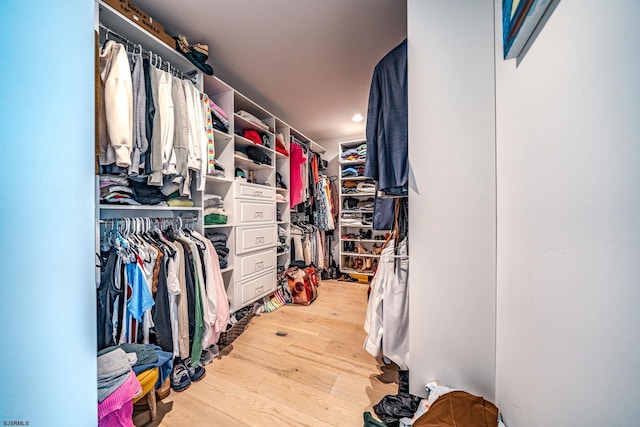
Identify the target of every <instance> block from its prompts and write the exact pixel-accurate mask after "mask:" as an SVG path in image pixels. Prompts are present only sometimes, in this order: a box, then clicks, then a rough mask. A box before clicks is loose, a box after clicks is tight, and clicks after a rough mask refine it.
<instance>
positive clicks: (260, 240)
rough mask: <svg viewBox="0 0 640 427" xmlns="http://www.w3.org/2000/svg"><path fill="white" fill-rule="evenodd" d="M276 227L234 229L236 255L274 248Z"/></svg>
mask: <svg viewBox="0 0 640 427" xmlns="http://www.w3.org/2000/svg"><path fill="white" fill-rule="evenodd" d="M277 240H278V238H277V234H276V225H275V224H273V225H265V226H262V227H237V228H236V255H240V254H244V253H247V252H251V251H255V250H256V249H263V248H270V247H273V246H275V244H276V241H277Z"/></svg>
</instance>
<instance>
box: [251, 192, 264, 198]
mask: <svg viewBox="0 0 640 427" xmlns="http://www.w3.org/2000/svg"><path fill="white" fill-rule="evenodd" d="M253 195H254V196H256V197H262V191H254V192H253Z"/></svg>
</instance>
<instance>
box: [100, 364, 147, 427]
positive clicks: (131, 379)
mask: <svg viewBox="0 0 640 427" xmlns="http://www.w3.org/2000/svg"><path fill="white" fill-rule="evenodd" d="M140 393H142V386H141V385H140V381H138V378H136V374H135V373H134V372H133V370H131V371H130V372H129V376H128V377H127V379H126V381H125V382H124V383H122V385H121V386H120V387H118V388H117V389H115V391H114V392H113V393H111V394H110V395H109V396H107V397H106V399H104V400H103V401H102V402H100V403H98V425H99V426H100V427H111V426H113V427H121V426H124V427H135V426H134V424H133V419H132V416H133V398H134V397H136V396H138V395H139V394H140Z"/></svg>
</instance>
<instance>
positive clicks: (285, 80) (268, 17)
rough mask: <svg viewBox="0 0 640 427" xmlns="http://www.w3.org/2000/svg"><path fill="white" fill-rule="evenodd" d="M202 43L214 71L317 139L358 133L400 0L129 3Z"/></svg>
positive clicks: (403, 11) (392, 38)
mask: <svg viewBox="0 0 640 427" xmlns="http://www.w3.org/2000/svg"><path fill="white" fill-rule="evenodd" d="M134 3H135V4H136V5H137V6H139V7H140V8H141V9H142V10H144V11H145V12H146V13H148V14H149V15H150V16H151V17H153V19H155V20H156V21H158V22H160V23H161V24H162V25H163V26H164V27H165V30H166V31H167V33H169V34H170V35H172V36H175V35H177V34H182V35H184V36H185V37H186V38H187V39H188V41H189V43H191V44H194V43H202V44H206V45H208V46H209V60H208V61H207V62H208V63H209V65H211V66H212V67H213V69H214V73H215V75H216V76H217V77H219V78H220V79H222V80H223V81H224V82H226V83H227V84H229V85H230V86H232V87H233V88H234V89H236V90H237V91H239V92H241V93H242V94H244V95H245V96H247V97H248V98H250V99H251V100H253V101H254V102H256V103H257V104H259V105H260V106H262V107H264V108H265V109H267V110H268V111H270V112H271V113H272V114H274V115H275V116H277V117H279V118H280V119H282V120H283V121H285V122H286V123H288V124H289V125H291V126H293V127H294V128H295V129H296V130H297V131H299V132H301V133H303V134H304V135H306V136H307V137H309V138H311V139H313V140H315V141H323V140H327V139H334V138H341V137H351V136H356V135H362V136H364V126H365V121H363V122H361V123H360V124H355V123H353V122H352V121H351V117H352V116H353V114H355V113H360V114H362V115H363V116H365V117H366V113H367V111H366V110H367V102H368V99H369V86H370V83H371V76H372V73H373V68H374V67H375V65H376V64H377V63H378V61H379V60H380V59H382V57H383V56H384V55H385V54H386V53H387V52H389V51H390V50H391V49H393V48H394V47H395V46H396V45H397V44H398V43H400V42H401V41H402V40H403V39H404V38H405V37H406V33H407V31H406V23H407V7H406V0H181V1H170V0H163V1H158V0H135V2H134Z"/></svg>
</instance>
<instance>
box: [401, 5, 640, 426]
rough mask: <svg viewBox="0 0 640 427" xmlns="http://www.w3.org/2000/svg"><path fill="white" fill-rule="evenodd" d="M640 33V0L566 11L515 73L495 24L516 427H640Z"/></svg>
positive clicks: (506, 336)
mask: <svg viewBox="0 0 640 427" xmlns="http://www.w3.org/2000/svg"><path fill="white" fill-rule="evenodd" d="M501 3H502V2H501V1H500V0H496V21H497V22H499V16H500V7H501ZM639 21H640V3H639V2H638V1H636V0H627V1H622V0H616V1H610V2H602V1H598V0H582V1H576V0H574V1H571V0H562V1H560V2H559V3H558V6H557V8H556V9H555V10H554V11H553V13H552V14H551V16H550V18H549V20H548V22H547V23H546V25H545V26H544V28H543V29H542V31H541V32H540V34H539V36H538V37H537V39H536V40H535V42H534V43H533V44H532V45H531V48H530V50H529V51H528V52H527V53H526V55H525V56H524V57H523V58H522V61H521V63H520V64H519V65H518V66H516V62H515V61H503V60H502V59H501V58H502V51H501V42H500V40H501V25H498V26H497V31H496V46H497V49H499V50H498V58H497V59H496V66H497V97H496V99H497V176H498V185H497V203H498V205H497V206H498V264H497V265H498V270H497V280H498V282H497V285H498V287H497V289H498V298H497V370H496V374H497V375H496V398H497V402H496V403H497V404H498V406H499V408H500V409H501V410H502V411H503V413H504V415H505V421H506V422H507V425H509V426H519V427H525V426H548V425H556V426H603V425H607V426H632V425H634V426H635V425H638V420H639V419H640V404H638V402H639V401H640V286H638V281H639V280H640V258H639V255H640V251H639V249H640V223H639V220H640V162H639V160H640V78H639V76H640V60H639V57H640V26H639V25H638V22H639ZM412 225H413V224H412Z"/></svg>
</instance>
